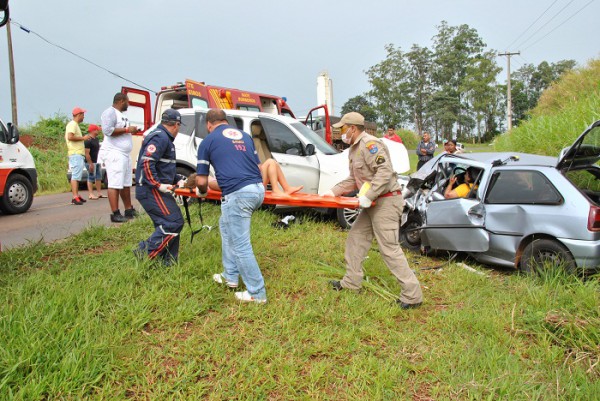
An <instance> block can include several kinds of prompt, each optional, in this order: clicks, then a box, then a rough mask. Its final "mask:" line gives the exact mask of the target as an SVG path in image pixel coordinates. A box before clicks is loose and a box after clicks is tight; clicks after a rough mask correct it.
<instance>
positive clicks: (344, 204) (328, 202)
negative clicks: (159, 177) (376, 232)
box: [174, 188, 358, 209]
mask: <svg viewBox="0 0 600 401" xmlns="http://www.w3.org/2000/svg"><path fill="white" fill-rule="evenodd" d="M174 192H175V195H181V196H189V197H192V198H197V196H196V193H195V192H194V191H193V190H191V189H189V188H177V189H175V191H174ZM206 199H211V200H221V192H219V191H213V190H212V189H209V190H208V195H207V196H206ZM263 204H264V205H285V206H298V207H324V208H331V209H358V198H346V197H343V196H320V195H317V194H305V193H303V192H297V193H295V194H292V195H275V194H274V193H272V192H271V191H265V200H264V201H263Z"/></svg>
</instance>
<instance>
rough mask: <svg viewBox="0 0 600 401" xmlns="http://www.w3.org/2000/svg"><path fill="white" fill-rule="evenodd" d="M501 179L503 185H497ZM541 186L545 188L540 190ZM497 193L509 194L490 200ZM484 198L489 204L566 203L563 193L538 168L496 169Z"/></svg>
mask: <svg viewBox="0 0 600 401" xmlns="http://www.w3.org/2000/svg"><path fill="white" fill-rule="evenodd" d="M503 174H504V175H505V176H504V178H503V177H502V175H503ZM517 174H529V177H527V176H523V177H522V178H521V179H519V177H517ZM511 175H513V177H511ZM499 181H500V184H501V185H502V187H498V186H497V185H498V184H499ZM540 186H543V187H544V189H545V190H540ZM499 188H500V189H499ZM495 191H496V192H495ZM497 193H502V194H508V196H507V197H506V199H505V200H504V199H502V198H501V197H499V198H497V199H496V198H494V199H492V200H490V197H493V196H495V195H496V194H497ZM548 194H549V195H552V196H547V199H544V198H543V196H544V195H548ZM519 196H520V198H519ZM528 196H529V198H528ZM483 199H484V203H485V204H488V205H512V204H514V205H560V204H562V203H564V198H563V196H562V194H561V193H560V191H558V189H556V186H555V185H554V184H553V183H552V181H550V180H549V179H548V177H546V175H545V174H543V173H542V172H540V171H536V170H514V169H499V170H496V171H494V172H493V173H492V175H491V177H490V179H489V184H488V187H487V188H486V191H485V195H484V198H483Z"/></svg>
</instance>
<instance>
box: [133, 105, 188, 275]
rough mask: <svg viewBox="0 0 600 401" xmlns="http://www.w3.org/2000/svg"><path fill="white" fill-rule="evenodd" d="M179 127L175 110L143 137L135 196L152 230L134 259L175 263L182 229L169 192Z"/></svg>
mask: <svg viewBox="0 0 600 401" xmlns="http://www.w3.org/2000/svg"><path fill="white" fill-rule="evenodd" d="M180 126H181V114H179V112H178V111H177V110H173V109H168V110H166V111H165V112H164V113H163V114H162V117H161V123H160V124H159V125H158V127H156V128H155V129H154V130H153V131H152V132H150V133H149V134H148V135H147V136H146V138H144V141H143V143H142V147H141V149H140V153H139V156H138V162H137V168H136V173H135V182H136V184H137V186H136V190H135V197H136V199H137V200H138V201H139V202H140V204H141V205H142V206H143V208H144V210H146V213H148V216H150V218H151V219H152V222H153V223H154V228H155V230H154V232H153V233H152V235H151V236H150V237H149V238H148V239H147V240H146V241H141V242H140V243H139V245H138V248H137V249H135V250H134V253H135V254H136V256H138V257H142V256H145V255H147V256H148V258H149V259H155V258H161V259H162V261H163V263H164V264H165V265H167V266H168V265H170V264H171V263H176V262H177V258H178V256H179V233H180V232H181V230H182V228H183V216H182V214H181V209H180V208H179V206H178V205H177V203H176V202H175V198H173V195H172V193H171V189H172V187H173V184H175V182H176V180H177V167H176V158H175V145H174V144H173V141H174V140H175V137H176V136H177V133H178V131H179V127H180Z"/></svg>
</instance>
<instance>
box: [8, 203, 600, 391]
mask: <svg viewBox="0 0 600 401" xmlns="http://www.w3.org/2000/svg"><path fill="white" fill-rule="evenodd" d="M202 212H203V215H204V221H205V223H206V224H213V225H215V224H217V221H218V217H219V213H220V212H219V208H218V206H216V205H212V204H203V206H202ZM192 215H194V216H196V210H195V207H194V208H193V209H192ZM278 218H279V217H277V216H276V215H274V214H272V213H271V212H269V211H267V210H261V211H259V212H257V213H256V215H255V217H254V219H253V225H252V236H253V243H254V249H255V252H256V254H257V257H258V260H259V263H260V265H261V268H262V270H263V273H264V275H265V279H266V283H267V290H268V295H269V302H268V303H267V304H266V305H246V304H239V303H237V302H236V301H235V300H234V297H233V293H232V292H230V291H228V290H226V289H224V288H222V287H219V286H218V285H216V284H215V283H213V282H212V280H211V275H212V274H213V273H216V272H218V271H219V270H220V238H219V235H218V232H216V231H202V232H201V234H198V235H197V236H196V237H195V241H194V243H193V244H190V242H189V239H190V229H189V227H187V226H186V228H185V229H184V231H183V233H182V247H181V248H182V249H181V261H180V264H179V265H177V266H174V267H173V268H170V269H166V268H163V267H158V266H155V265H152V264H150V263H148V262H143V263H140V262H138V261H137V260H136V259H135V258H134V256H133V254H132V252H131V249H132V248H133V247H134V246H135V245H136V244H137V241H138V240H141V239H143V238H144V237H145V236H147V234H148V233H149V232H150V231H151V230H152V224H151V221H150V219H149V218H148V217H146V216H144V217H142V218H140V219H138V220H136V221H134V222H131V223H127V224H124V225H122V226H120V227H118V228H115V227H111V228H106V227H93V228H90V229H88V230H87V231H86V232H84V233H82V234H80V235H77V236H75V237H72V238H70V239H69V241H68V242H63V243H54V244H51V245H42V244H32V245H30V246H28V247H24V248H21V249H15V250H10V251H8V252H4V253H0V355H1V357H0V399H3V400H11V399H22V400H42V399H48V400H50V399H64V400H77V399H90V400H100V399H111V400H146V399H151V400H168V399H173V400H175V399H213V400H223V399H256V400H258V399H269V400H295V399H304V400H308V399H323V400H356V399H365V400H367V399H369V400H376V399H377V400H380V399H389V400H395V399H412V400H431V399H436V400H438V399H439V400H442V399H444V400H445V399H449V400H464V399H477V400H479V399H509V400H545V399H565V400H591V399H595V398H596V397H597V395H598V394H600V380H599V379H600V315H599V311H600V299H599V294H600V291H599V290H600V283H599V280H598V278H597V277H592V278H590V279H588V280H586V281H582V280H580V279H578V278H576V277H573V276H563V275H561V274H560V273H552V274H548V275H547V276H544V277H539V278H532V277H524V276H519V275H517V274H513V273H512V272H509V271H499V270H491V269H484V268H479V267H477V271H478V272H479V273H474V272H472V271H468V270H465V269H464V268H462V267H461V266H462V265H461V264H457V263H449V262H448V258H447V257H446V256H445V255H438V257H437V258H434V259H430V258H422V257H421V256H420V255H417V254H409V255H408V257H409V261H410V264H411V267H412V268H413V269H415V270H416V271H417V274H418V277H419V280H420V281H421V284H422V285H423V291H424V294H425V302H424V304H423V306H422V307H421V308H419V309H415V310H409V311H404V310H401V309H399V308H398V307H397V306H396V305H395V303H394V300H395V298H396V297H397V295H398V293H399V291H400V288H399V286H398V284H397V283H396V281H395V279H394V278H393V277H392V275H391V274H390V273H389V271H388V270H387V268H386V267H385V265H384V264H383V262H382V259H381V256H380V255H379V253H378V251H377V248H376V246H375V245H374V247H373V248H372V249H371V251H370V252H369V257H368V259H367V260H366V261H365V268H366V275H367V282H366V284H365V288H364V290H363V291H362V292H361V293H358V294H357V293H351V292H335V291H332V290H330V289H329V288H328V285H327V281H328V280H330V279H335V278H340V277H341V276H342V275H343V272H344V267H343V266H344V265H343V249H344V241H345V238H346V234H345V233H344V232H341V231H339V229H338V228H337V227H336V225H335V223H334V222H323V221H315V220H313V219H311V218H308V217H303V216H298V219H297V222H295V223H292V225H291V227H290V228H289V229H287V230H277V229H275V228H273V226H272V223H273V222H275V221H276V220H277V219H278ZM196 219H197V217H196ZM195 224H199V223H198V222H197V221H196V223H195Z"/></svg>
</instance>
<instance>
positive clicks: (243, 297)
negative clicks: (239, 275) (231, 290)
mask: <svg viewBox="0 0 600 401" xmlns="http://www.w3.org/2000/svg"><path fill="white" fill-rule="evenodd" d="M235 298H236V299H237V300H238V301H242V302H256V303H257V304H266V303H267V300H266V299H256V298H254V297H253V296H252V295H250V293H249V292H248V291H244V292H236V293H235Z"/></svg>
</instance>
